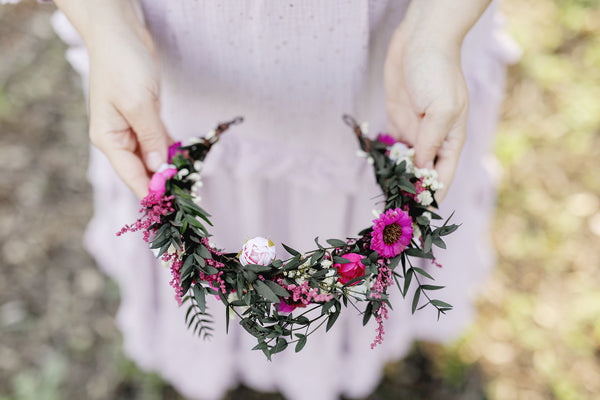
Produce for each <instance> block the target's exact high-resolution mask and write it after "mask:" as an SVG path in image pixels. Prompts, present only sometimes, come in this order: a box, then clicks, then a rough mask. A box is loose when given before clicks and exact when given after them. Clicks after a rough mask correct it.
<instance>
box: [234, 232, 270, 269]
mask: <svg viewBox="0 0 600 400" xmlns="http://www.w3.org/2000/svg"><path fill="white" fill-rule="evenodd" d="M275 257H276V255H275V245H274V244H273V242H271V241H270V240H269V239H267V238H264V237H260V236H258V237H255V238H254V239H249V240H246V242H245V243H244V246H242V251H240V253H239V254H238V258H239V259H240V263H241V264H242V265H248V264H256V265H269V264H270V263H271V262H272V261H273V260H275Z"/></svg>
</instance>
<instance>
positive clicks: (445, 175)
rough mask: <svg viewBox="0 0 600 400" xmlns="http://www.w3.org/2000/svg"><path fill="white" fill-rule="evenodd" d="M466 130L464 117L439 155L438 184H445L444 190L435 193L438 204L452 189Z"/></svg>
mask: <svg viewBox="0 0 600 400" xmlns="http://www.w3.org/2000/svg"><path fill="white" fill-rule="evenodd" d="M466 129H467V127H466V117H464V118H461V119H460V120H459V121H458V122H457V124H456V125H455V126H454V127H452V129H451V130H450V132H449V133H448V136H447V137H446V140H445V141H444V142H443V144H442V146H441V147H440V149H439V151H438V153H437V156H438V159H437V162H436V164H435V170H436V171H437V173H438V182H440V183H442V184H443V187H442V189H440V190H438V191H437V192H436V193H435V199H436V200H437V202H438V204H439V203H440V202H441V201H442V200H443V199H444V198H445V197H446V194H447V193H448V189H450V185H451V184H452V181H453V180H454V175H455V173H456V167H457V166H458V161H459V160H460V154H461V151H462V148H463V144H464V140H465V136H466Z"/></svg>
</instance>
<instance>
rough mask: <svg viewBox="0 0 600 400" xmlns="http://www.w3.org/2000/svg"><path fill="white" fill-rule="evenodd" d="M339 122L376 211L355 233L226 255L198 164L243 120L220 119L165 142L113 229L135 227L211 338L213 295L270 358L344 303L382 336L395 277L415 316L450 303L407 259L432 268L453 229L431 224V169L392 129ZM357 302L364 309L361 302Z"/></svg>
mask: <svg viewBox="0 0 600 400" xmlns="http://www.w3.org/2000/svg"><path fill="white" fill-rule="evenodd" d="M343 119H344V122H346V123H347V124H348V125H349V126H350V127H351V128H352V130H353V132H354V133H355V135H356V137H357V139H358V141H359V144H360V150H359V151H358V155H359V156H362V157H365V158H366V159H367V161H368V162H369V163H370V164H372V165H373V169H374V172H375V178H376V180H377V183H378V184H379V186H380V187H381V189H382V191H383V196H384V197H385V208H384V211H383V212H381V213H378V214H377V218H376V219H375V220H374V221H373V225H372V226H370V227H368V228H367V229H364V230H362V231H361V232H359V233H358V237H357V238H347V239H346V240H340V239H328V240H326V242H327V245H323V244H321V243H320V242H319V239H318V237H317V238H315V244H316V246H317V247H316V249H314V250H311V251H308V252H306V253H301V252H299V251H297V250H295V249H293V248H291V247H289V246H286V245H285V244H282V246H283V247H284V248H285V250H286V251H287V252H288V253H289V254H290V257H289V258H287V259H285V260H281V259H278V258H276V254H275V245H274V244H273V242H271V241H270V240H269V239H266V238H262V237H256V238H254V239H250V240H248V241H246V242H245V243H244V245H243V246H242V249H241V251H240V252H239V253H225V252H223V251H221V250H219V249H217V248H216V247H215V246H214V245H213V244H212V243H211V242H210V241H209V237H210V234H209V232H208V230H207V228H206V225H210V226H212V224H211V222H210V219H209V217H210V215H209V214H208V213H207V212H206V211H205V210H203V209H202V208H201V207H200V206H199V203H200V196H199V195H198V189H199V188H200V187H201V186H202V181H201V179H200V171H201V170H202V165H203V161H204V159H205V158H206V156H207V154H208V152H209V151H210V149H211V148H212V146H213V145H214V144H215V143H217V142H218V141H219V137H220V135H221V134H223V132H225V131H226V130H227V129H229V127H230V126H232V125H235V124H238V123H241V122H242V121H243V118H241V117H238V118H235V119H234V120H232V121H230V122H226V123H222V124H219V125H218V126H217V128H216V129H215V130H213V131H211V132H209V133H208V134H207V135H206V136H204V137H203V138H195V139H192V140H191V143H190V144H189V145H187V146H182V145H181V143H175V144H174V145H172V146H171V147H170V149H169V159H168V162H169V164H168V165H165V166H163V167H162V168H161V169H160V170H159V171H158V172H157V173H155V174H154V175H153V177H152V179H151V181H150V185H149V194H148V196H146V197H145V198H144V199H143V200H142V201H141V206H142V208H141V210H140V212H141V213H142V216H141V217H140V219H138V220H137V221H136V222H135V223H134V224H133V225H126V226H125V227H124V228H123V229H122V230H121V231H120V232H118V233H117V235H122V234H123V233H125V232H128V231H130V232H134V231H143V235H144V236H143V238H144V240H145V241H146V242H149V243H151V246H150V247H151V248H152V249H153V250H154V251H155V253H156V256H157V257H159V258H160V259H161V260H162V261H163V262H164V263H166V264H167V265H168V266H169V267H170V269H171V273H172V280H171V282H170V284H171V286H173V288H174V289H175V299H176V300H177V302H178V303H179V305H182V304H183V303H187V304H188V305H189V309H188V311H187V314H186V317H185V319H186V323H187V326H188V328H191V329H193V331H194V332H197V333H198V335H201V336H203V337H204V338H206V337H209V336H211V333H212V331H213V328H212V323H213V322H212V320H211V318H210V315H209V314H208V313H207V306H206V295H208V294H211V295H215V296H217V297H218V298H219V299H220V300H221V301H222V302H223V304H224V305H225V317H226V327H227V330H229V321H230V319H231V315H232V313H233V314H235V315H236V316H237V317H239V320H240V322H239V323H240V325H241V326H242V327H243V328H244V329H245V330H246V331H248V333H250V334H251V335H252V336H254V337H255V338H256V339H257V340H258V344H257V345H256V346H255V347H254V350H262V351H263V352H264V354H265V355H266V356H267V358H268V359H271V355H272V354H274V353H278V352H281V351H283V350H285V349H286V348H287V347H288V345H289V344H292V343H295V350H296V352H298V351H300V350H301V349H302V348H303V347H304V346H305V344H306V342H307V338H308V336H310V335H311V334H312V333H313V332H315V331H316V330H317V329H319V328H320V327H321V326H322V325H326V327H325V329H326V331H328V330H329V329H331V327H332V326H333V325H334V324H335V322H336V321H337V319H338V317H339V315H340V313H341V311H342V308H343V307H348V305H349V304H350V305H351V306H353V307H354V308H355V309H356V310H358V311H359V312H360V313H361V314H362V315H363V325H366V324H367V322H368V321H369V320H370V319H371V318H373V317H374V318H375V320H376V321H377V328H376V337H375V339H374V341H373V343H372V344H371V348H373V347H375V346H376V345H377V344H379V343H381V342H382V341H383V335H384V328H383V320H384V319H387V316H388V307H389V308H392V305H391V303H390V301H389V297H388V296H389V295H388V292H387V291H388V287H390V286H391V285H392V284H393V283H395V284H396V285H397V286H398V288H399V290H400V293H401V294H402V296H403V297H405V296H406V295H407V293H408V291H409V287H410V285H411V282H413V281H414V282H416V285H417V287H416V290H415V291H414V294H413V299H412V312H413V313H414V312H415V311H416V310H417V309H421V308H423V307H425V306H427V305H431V306H433V307H435V308H436V309H437V311H438V318H439V316H440V314H444V313H445V312H446V311H448V310H451V309H452V306H451V305H450V304H447V303H445V302H443V301H441V300H437V299H434V298H432V297H431V296H430V292H431V291H435V290H438V289H441V288H442V286H435V285H431V284H423V283H422V280H424V279H429V280H433V277H432V276H431V275H430V274H429V273H428V272H426V271H425V270H423V269H422V268H419V267H417V266H415V265H414V264H413V261H411V258H412V257H418V258H425V259H430V260H431V261H432V262H433V263H434V264H435V265H438V266H439V264H438V263H437V262H436V261H435V257H434V255H433V250H432V246H433V245H435V246H437V247H441V248H445V247H446V245H445V243H444V241H443V239H442V237H443V236H446V235H448V234H450V233H452V232H453V231H455V230H456V229H457V228H458V225H450V224H448V221H449V218H448V220H446V222H445V223H444V224H443V225H441V226H438V227H434V226H432V225H431V222H432V220H439V219H441V217H440V216H439V215H437V214H435V213H434V212H432V211H431V210H432V208H434V207H437V203H436V201H435V198H434V193H435V191H436V190H438V189H440V188H441V187H442V186H441V184H440V183H438V181H437V173H436V171H435V170H429V169H421V168H417V167H416V166H415V165H414V164H413V157H414V150H413V149H410V148H408V147H407V146H406V145H404V144H403V143H400V142H397V141H396V140H395V139H394V138H392V137H391V136H389V135H387V134H380V135H379V136H378V137H377V139H376V140H372V139H369V138H367V137H366V136H365V135H364V132H363V131H365V130H366V129H365V128H364V126H362V127H361V126H360V125H359V124H357V123H356V121H355V120H354V119H352V118H351V117H349V116H347V115H345V116H344V117H343ZM399 266H400V268H398V267H399ZM359 303H361V304H364V305H365V306H364V307H360V308H359ZM342 306H343V307H342Z"/></svg>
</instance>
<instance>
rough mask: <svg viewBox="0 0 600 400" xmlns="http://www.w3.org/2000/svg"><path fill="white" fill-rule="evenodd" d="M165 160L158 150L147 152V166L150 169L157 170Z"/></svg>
mask: <svg viewBox="0 0 600 400" xmlns="http://www.w3.org/2000/svg"><path fill="white" fill-rule="evenodd" d="M162 163H163V160H162V157H161V156H160V153H159V152H158V151H153V152H152V153H148V154H146V167H147V168H148V169H149V170H150V171H154V172H156V171H157V170H158V169H159V168H160V166H161V165H162Z"/></svg>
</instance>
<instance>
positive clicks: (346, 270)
mask: <svg viewBox="0 0 600 400" xmlns="http://www.w3.org/2000/svg"><path fill="white" fill-rule="evenodd" d="M342 258H345V259H346V260H348V261H350V262H349V263H345V264H341V263H335V264H333V268H335V269H337V272H338V281H339V282H340V283H341V284H342V285H345V284H346V283H348V282H350V281H351V280H352V279H356V278H358V277H361V276H364V274H365V266H364V265H363V263H362V262H361V261H360V260H362V259H363V258H365V256H361V255H360V254H356V253H348V254H344V255H343V256H342ZM357 283H358V282H354V283H353V284H352V285H351V286H354V285H356V284H357Z"/></svg>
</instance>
